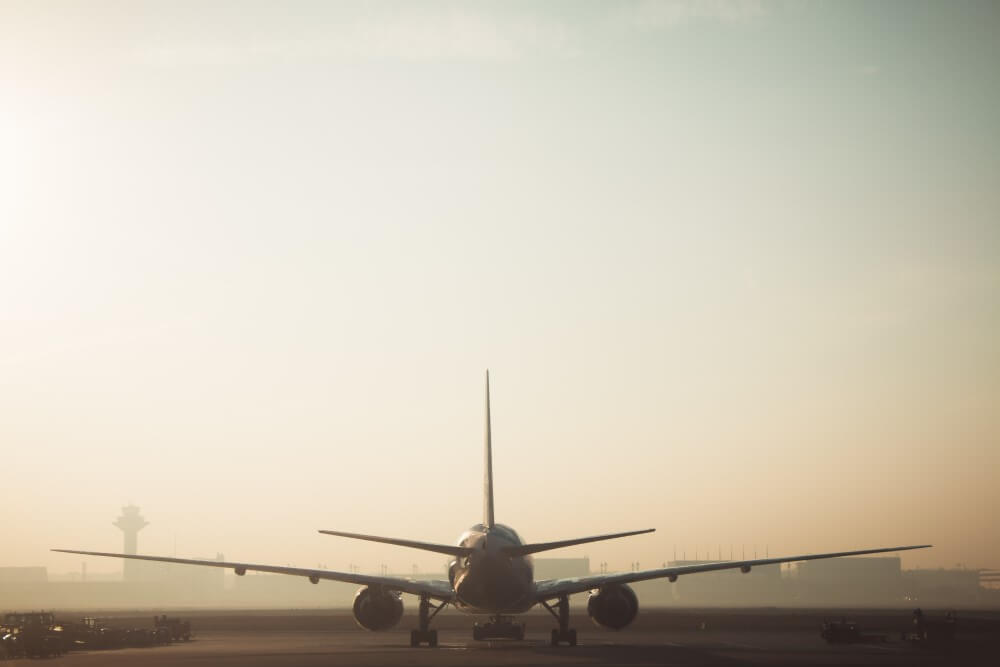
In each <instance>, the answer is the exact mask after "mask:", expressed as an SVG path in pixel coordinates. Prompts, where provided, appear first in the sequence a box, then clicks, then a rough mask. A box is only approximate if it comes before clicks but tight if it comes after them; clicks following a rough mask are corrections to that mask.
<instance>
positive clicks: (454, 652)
mask: <svg viewBox="0 0 1000 667" xmlns="http://www.w3.org/2000/svg"><path fill="white" fill-rule="evenodd" d="M833 613H836V614H837V616H833ZM833 613H831V614H829V616H831V617H833V618H838V617H839V612H833ZM216 614H217V615H215V616H213V615H211V614H209V613H207V612H201V613H199V614H197V615H190V616H191V617H192V621H193V625H194V626H195V630H196V632H197V639H196V640H195V641H192V642H191V643H188V644H174V645H170V646H161V647H153V648H142V649H121V650H115V651H92V652H77V653H72V654H70V655H68V656H65V657H63V658H59V659H58V660H57V662H59V663H62V664H65V665H66V666H67V667H86V666H96V665H100V666H102V667H104V666H111V667H113V666H115V665H123V666H124V665H148V666H150V667H159V666H162V667H168V666H170V667H173V666H176V665H185V666H197V665H205V666H209V665H213V666H214V665H220V666H223V667H225V666H234V667H235V666H236V665H239V666H240V667H244V666H247V667H257V666H260V667H264V666H278V665H302V666H307V665H324V666H327V665H415V666H419V665H475V666H476V667H488V666H493V665H803V664H808V665H912V664H916V665H955V664H969V665H997V664H1000V652H998V650H997V648H996V647H997V646H998V645H1000V644H998V642H1000V615H996V614H993V615H987V616H986V617H985V620H983V621H982V622H974V621H973V620H971V619H970V620H969V621H968V622H967V624H966V625H967V626H968V630H967V631H966V632H964V633H963V634H961V635H960V637H959V640H958V642H956V644H955V646H954V647H953V648H952V649H951V650H949V651H947V652H928V651H926V650H921V649H918V648H915V647H913V646H911V645H910V644H908V643H905V642H902V641H900V637H899V633H898V628H901V627H906V625H907V622H908V615H907V613H906V612H884V614H883V615H878V614H875V615H871V614H870V613H869V616H868V617H867V618H868V619H869V624H868V626H866V627H867V628H868V629H870V630H872V631H875V630H878V631H886V634H887V641H886V642H884V643H872V644H859V645H850V646H830V645H828V644H826V643H825V642H823V641H822V640H821V639H820V638H819V636H818V627H817V623H815V622H814V621H815V620H816V618H820V617H821V616H822V613H821V612H802V613H788V612H783V613H779V612H774V611H760V612H753V611H746V612H726V613H719V612H714V613H713V612H684V613H679V612H656V611H647V612H644V613H643V616H642V618H641V621H642V622H641V623H639V622H637V623H636V627H634V628H632V629H626V630H624V631H622V632H607V631H601V630H599V629H598V628H595V627H594V626H593V625H592V624H590V622H589V620H588V619H586V618H577V619H574V625H576V627H578V629H579V632H580V645H579V646H577V647H575V648H569V647H561V648H554V647H551V646H549V645H548V642H547V637H548V631H549V629H550V627H551V625H552V624H551V622H550V621H549V620H548V619H546V618H545V617H542V616H529V617H528V618H527V619H526V620H527V622H528V628H529V630H528V637H527V639H526V640H525V641H523V642H502V641H496V642H474V641H472V640H471V638H470V629H469V626H470V619H469V618H467V617H463V616H458V615H449V616H445V615H444V614H442V616H441V617H439V618H438V619H435V620H436V621H441V622H440V623H439V624H438V627H439V633H440V635H439V641H440V646H439V647H438V648H437V649H428V648H420V649H414V648H410V646H409V631H408V629H407V628H409V627H410V623H409V622H408V621H410V620H411V619H409V618H404V619H403V622H402V623H400V625H399V629H396V630H393V631H390V632H385V633H370V632H364V631H362V630H359V629H357V628H355V627H354V626H353V622H351V619H350V616H349V615H345V614H343V613H336V612H335V613H328V614H325V615H323V614H318V613H315V612H313V613H307V614H302V613H299V614H280V613H276V612H270V613H257V614H246V615H240V614H236V613H233V612H216ZM879 619H881V620H879ZM116 620H117V621H118V622H120V623H123V624H126V623H130V622H131V623H132V624H133V625H138V624H140V623H139V621H142V620H148V617H137V618H132V619H116ZM702 623H704V624H705V629H701V624H702ZM199 626H200V627H199ZM296 627H298V628H307V629H298V630H296V629H291V628H296ZM893 630H897V631H896V632H895V634H893V635H890V634H889V632H891V631H893ZM7 664H27V661H26V660H23V661H13V662H11V663H7Z"/></svg>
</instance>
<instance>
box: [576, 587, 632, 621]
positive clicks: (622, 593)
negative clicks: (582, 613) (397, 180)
mask: <svg viewBox="0 0 1000 667" xmlns="http://www.w3.org/2000/svg"><path fill="white" fill-rule="evenodd" d="M638 613H639V598H637V597H636V596H635V591H633V590H632V588H631V587H629V586H628V585H626V584H609V585H607V586H603V587H601V589H600V590H597V591H593V592H592V593H591V594H590V598H589V599H588V600H587V614H588V615H589V616H590V619H591V620H592V621H594V623H596V624H597V625H599V626H601V627H602V628H610V629H612V630H621V629H622V628H624V627H625V626H626V625H628V624H629V623H631V622H632V621H633V620H635V616H636V614H638Z"/></svg>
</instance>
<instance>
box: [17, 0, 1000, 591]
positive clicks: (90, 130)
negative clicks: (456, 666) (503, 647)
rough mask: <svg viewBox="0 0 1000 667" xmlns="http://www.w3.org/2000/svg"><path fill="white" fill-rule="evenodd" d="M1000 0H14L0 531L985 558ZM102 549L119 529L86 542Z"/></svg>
mask: <svg viewBox="0 0 1000 667" xmlns="http://www.w3.org/2000/svg"><path fill="white" fill-rule="evenodd" d="M998 34H1000V5H998V4H997V3H993V2H982V3H943V2H926V3H924V2H896V3H893V2H879V3H867V2H866V3H852V2H840V1H837V2H819V1H816V2H775V3H771V2H766V1H760V2H741V1H739V0H733V1H724V0H718V1H716V2H668V1H665V2H655V1H650V2H618V3H613V2H592V3H588V2H564V3H559V2H545V3H519V2H504V3H499V2H498V3H475V2H466V3H420V4H417V3H409V2H402V3H379V2H375V3H356V4H354V3H327V2H300V3H288V2H215V3H213V2H202V1H199V2H133V1H122V2H98V1H92V2H86V3H81V2H66V3H51V2H42V1H39V0H30V1H25V2H19V1H12V0H0V450H2V465H3V481H2V483H0V503H2V506H3V507H4V510H5V511H4V519H3V521H2V534H3V548H2V549H0V565H47V566H48V567H49V568H50V570H51V571H53V572H63V571H68V570H75V569H78V568H79V560H78V559H76V557H73V556H65V555H56V554H50V553H49V552H48V549H49V548H51V547H64V548H82V549H102V550H117V549H119V548H120V547H121V535H120V533H119V531H118V530H117V529H116V528H114V527H113V526H111V522H112V521H113V520H114V518H115V517H116V516H117V514H118V512H119V508H120V507H121V506H122V505H124V504H126V503H128V502H133V503H135V504H137V505H139V506H141V507H142V511H143V513H144V514H145V516H146V518H147V519H148V520H149V521H150V522H151V523H150V525H149V527H147V528H146V529H145V530H144V531H143V532H142V533H141V535H140V540H139V544H140V550H141V551H144V552H147V553H154V554H156V553H159V554H171V553H173V552H174V549H175V544H176V552H177V553H178V554H179V555H190V556H205V555H214V554H215V553H216V552H217V551H221V552H224V553H225V555H226V556H227V557H229V558H231V559H240V560H247V561H254V562H274V563H281V564H284V563H293V564H297V565H303V566H312V565H315V564H317V563H324V564H326V565H328V566H329V567H331V568H336V569H345V568H346V567H347V566H348V564H349V563H357V564H360V565H361V566H362V568H363V569H365V570H372V569H374V568H376V567H378V565H379V564H380V563H385V564H387V565H388V566H389V568H390V570H406V571H408V570H409V569H410V567H411V565H412V564H417V565H418V566H420V567H421V568H422V569H425V570H431V569H433V570H439V569H440V568H441V563H442V560H443V559H442V558H441V557H440V556H438V555H434V554H425V553H422V552H417V551H411V550H407V549H402V548H395V547H391V546H386V545H375V544H366V543H356V542H353V541H350V540H343V539H338V538H333V537H327V536H321V535H318V534H316V532H315V531H316V529H319V528H327V529H339V530H347V531H357V532H367V533H374V534H384V535H393V536H400V537H410V538H417V539H425V540H429V541H441V542H452V541H454V540H455V539H456V538H457V536H458V534H459V533H460V532H461V531H462V530H463V529H464V528H466V527H467V526H469V525H471V524H473V523H476V522H478V521H479V520H480V519H481V508H482V500H481V484H482V471H481V465H482V449H481V448H482V419H483V395H482V391H483V387H482V384H483V382H482V380H483V370H484V369H485V368H486V367H489V368H490V369H491V370H492V374H493V379H494V382H493V418H494V424H493V433H494V448H495V475H496V492H497V497H496V508H497V517H498V520H500V521H502V522H504V523H507V524H510V525H512V526H513V527H515V528H516V529H517V530H518V531H519V532H521V534H522V535H523V536H524V537H525V538H527V539H529V540H533V541H541V540H554V539H560V538H569V537H574V536H579V535H588V534H595V533H602V532H610V531H616V530H628V529H639V528H647V527H655V528H657V532H656V533H655V534H653V535H651V536H650V535H647V536H640V537H634V538H630V539H626V540H620V541H615V542H608V543H602V544H592V545H586V546H584V547H577V548H574V549H567V550H564V551H563V552H561V553H559V554H552V555H562V556H578V555H588V556H590V557H591V559H592V560H593V562H594V563H595V568H596V563H598V562H601V561H607V562H608V563H609V567H610V568H611V569H618V568H622V569H628V567H629V563H631V562H632V561H639V562H640V563H641V565H642V566H643V567H645V566H647V565H650V566H651V565H654V564H659V563H661V562H662V561H664V560H669V559H671V558H672V557H673V549H674V545H676V548H677V552H678V556H680V555H681V553H682V552H684V553H686V555H687V556H688V557H689V558H691V557H693V555H694V550H695V548H697V549H699V550H700V551H701V554H702V555H703V554H704V551H705V549H706V548H709V547H710V548H711V549H712V551H713V552H715V551H716V550H717V548H718V546H719V545H722V546H723V552H724V555H728V551H729V545H730V544H734V545H736V551H737V553H739V550H740V546H739V545H741V544H745V545H747V550H748V552H749V551H751V550H752V545H754V544H756V545H758V546H757V548H758V550H759V551H760V552H761V553H763V551H764V545H765V544H766V545H768V549H769V550H770V553H771V554H797V553H804V552H810V551H824V550H840V549H848V548H866V547H878V546H891V545H896V544H913V543H923V542H932V543H934V544H935V545H936V546H935V548H934V549H932V550H926V551H919V552H913V553H907V554H904V555H903V556H902V558H903V564H904V567H937V566H949V567H950V566H953V565H955V563H963V564H965V565H967V566H970V567H998V566H1000V531H998V530H997V524H996V516H997V513H998V511H1000V483H998V477H1000V475H998V472H1000V345H998V341H1000V157H998V156H1000V123H998V121H997V119H998V118H1000V39H997V35H998ZM90 567H91V571H112V570H115V569H118V568H119V567H120V565H119V564H118V563H116V562H110V561H97V560H94V561H92V562H91V563H90Z"/></svg>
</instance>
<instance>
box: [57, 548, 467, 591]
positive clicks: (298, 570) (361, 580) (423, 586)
mask: <svg viewBox="0 0 1000 667" xmlns="http://www.w3.org/2000/svg"><path fill="white" fill-rule="evenodd" d="M52 551H58V552H60V553H64V554H80V555H83V556H107V557H109V558H130V559H134V560H150V561H155V562H157V563H179V564H182V565H207V566H209V567H222V568H228V569H232V570H233V571H235V572H236V574H245V573H246V572H248V571H250V572H270V573H272V574H290V575H292V576H299V577H308V578H309V581H311V582H312V583H314V584H316V583H319V580H320V579H326V580H329V581H343V582H346V583H349V584H360V585H362V586H382V587H383V588H387V589H389V590H392V591H401V592H403V593H411V594H413V595H427V596H428V597H431V598H433V599H435V600H443V601H451V600H453V599H454V597H455V591H454V589H452V587H451V584H450V583H449V582H447V581H441V580H428V581H419V580H416V579H403V578H402V577H378V576H374V575H370V574H356V573H353V572H335V571H332V570H311V569H308V568H302V567H284V566H281V565H258V564H255V563H233V562H228V561H218V560H198V559H195V558H170V557H167V556H141V555H136V554H114V553H104V552H102V551H75V550H72V549H52Z"/></svg>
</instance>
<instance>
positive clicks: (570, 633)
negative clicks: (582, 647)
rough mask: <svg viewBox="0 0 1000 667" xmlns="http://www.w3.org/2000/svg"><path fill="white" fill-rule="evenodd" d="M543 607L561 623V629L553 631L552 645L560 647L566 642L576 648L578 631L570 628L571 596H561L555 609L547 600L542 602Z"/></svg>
mask: <svg viewBox="0 0 1000 667" xmlns="http://www.w3.org/2000/svg"><path fill="white" fill-rule="evenodd" d="M542 606H543V607H545V608H546V609H548V610H549V613H550V614H552V615H553V616H555V618H556V620H557V621H559V627H558V628H553V629H552V645H553V646H559V644H562V643H563V642H566V644H568V645H569V646H576V630H575V629H573V628H570V627H569V596H568V595H560V596H559V602H557V603H556V604H555V605H554V606H555V609H553V605H550V604H549V603H548V602H546V601H545V600H542Z"/></svg>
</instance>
